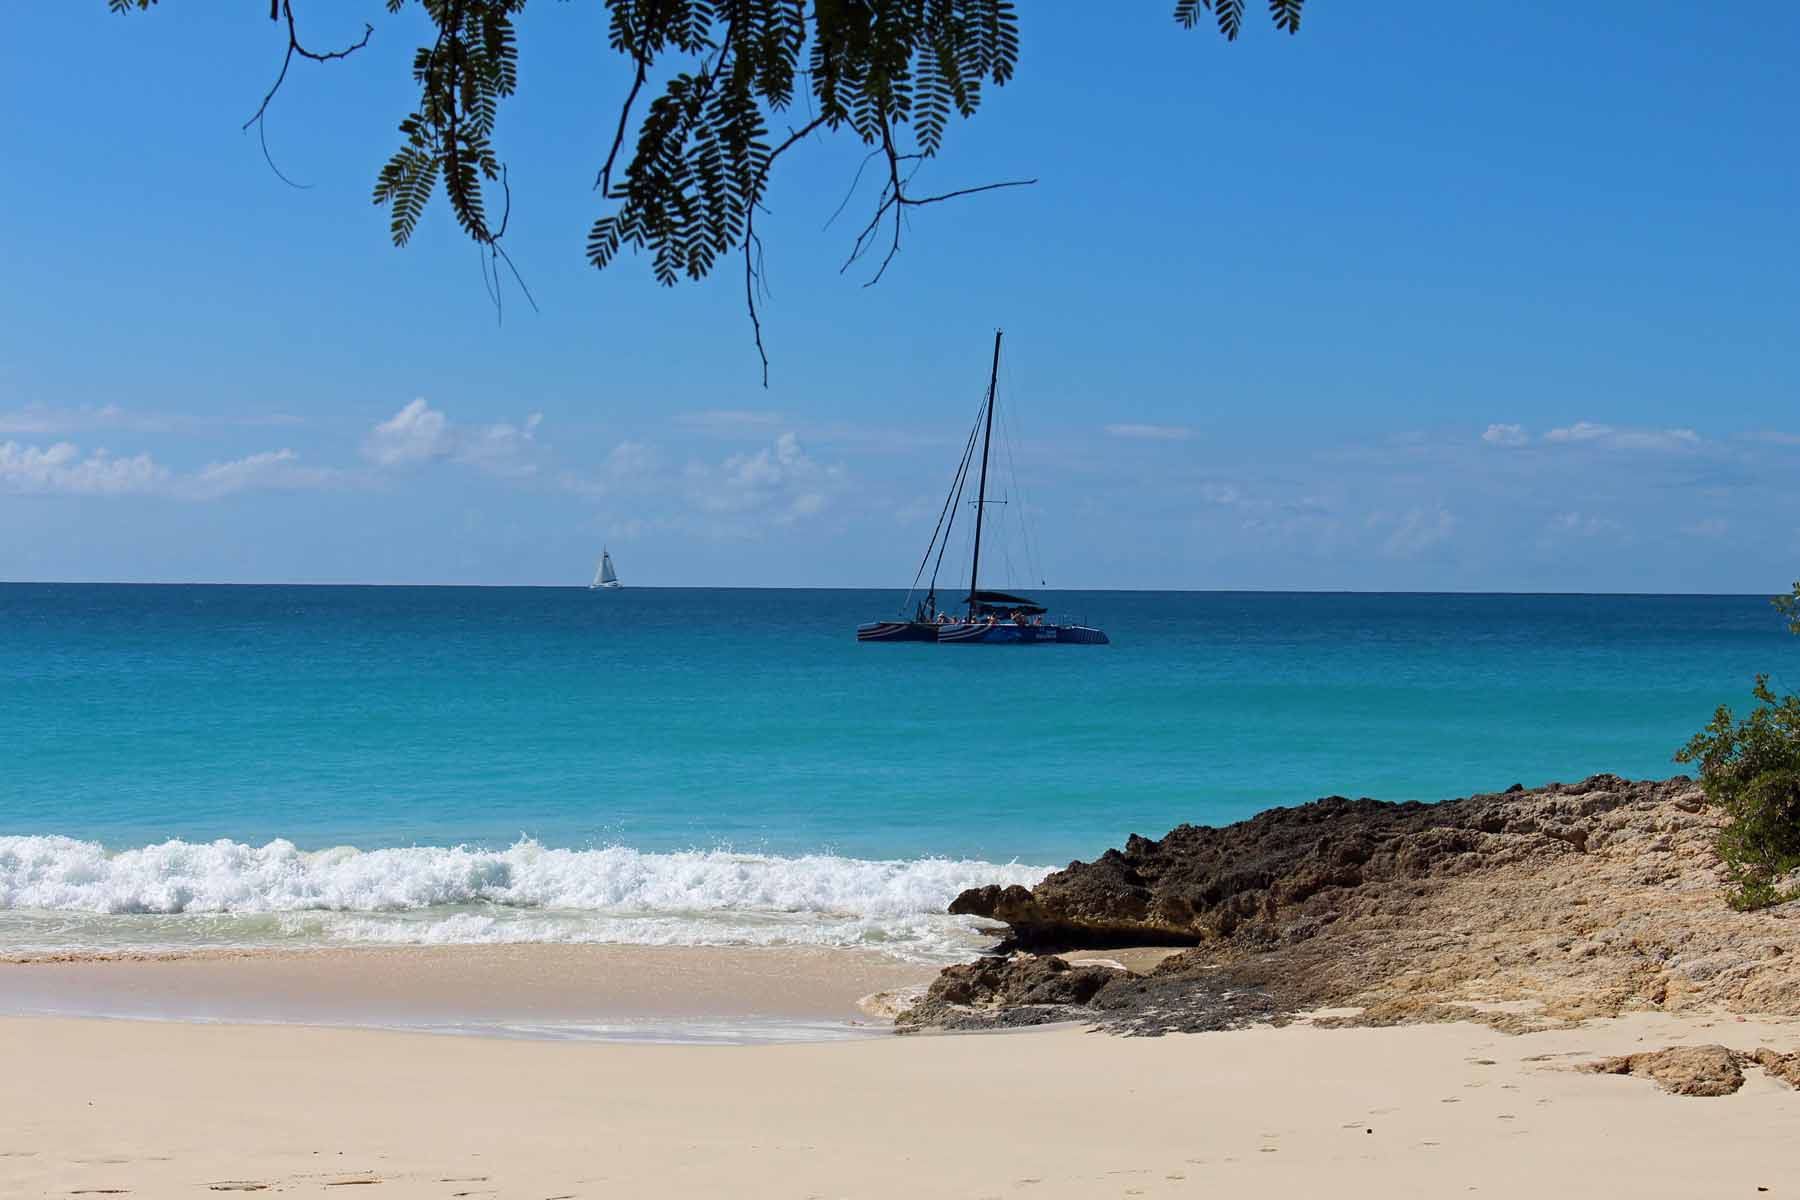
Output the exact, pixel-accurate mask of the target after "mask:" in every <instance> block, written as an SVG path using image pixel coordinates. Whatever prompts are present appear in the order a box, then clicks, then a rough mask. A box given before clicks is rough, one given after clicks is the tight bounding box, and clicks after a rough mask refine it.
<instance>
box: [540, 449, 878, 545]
mask: <svg viewBox="0 0 1800 1200" xmlns="http://www.w3.org/2000/svg"><path fill="white" fill-rule="evenodd" d="M848 481H849V476H848V473H847V472H846V471H845V469H844V468H843V467H842V466H838V465H835V464H826V463H821V462H819V461H818V460H816V459H814V458H812V457H811V456H810V455H808V454H807V453H806V451H805V450H804V449H803V448H802V447H801V445H800V439H799V437H798V436H797V435H796V434H794V433H792V432H788V433H783V434H781V435H780V436H779V437H777V438H776V439H775V440H774V441H773V442H772V443H770V444H769V445H767V446H764V447H762V448H760V449H758V450H755V451H751V452H742V453H738V454H733V455H731V456H729V457H727V458H726V459H724V460H723V461H721V462H716V463H709V462H701V461H699V460H695V461H691V462H689V463H688V464H687V465H686V466H685V467H682V468H680V469H679V470H677V469H674V468H673V467H671V466H670V465H669V464H668V462H667V460H666V459H665V457H664V455H663V453H662V452H661V451H660V450H659V449H658V448H657V447H655V446H653V445H650V444H649V443H646V442H636V441H625V442H620V443H619V444H618V445H616V446H614V447H613V448H612V450H611V451H610V452H609V453H608V454H607V456H606V457H605V459H603V460H602V461H601V462H600V464H599V465H598V466H597V467H596V468H595V469H594V470H593V471H592V472H591V473H590V474H585V475H574V474H570V475H565V476H564V477H563V478H562V480H561V484H562V486H563V487H564V488H566V489H568V490H569V491H572V492H577V493H579V494H581V495H584V496H592V497H596V498H609V499H614V500H620V499H623V500H635V501H644V502H654V504H655V508H656V511H658V512H665V513H666V512H671V511H672V512H673V514H674V515H672V516H669V517H667V518H664V520H665V521H666V522H668V523H689V524H691V523H692V522H698V524H697V525H693V526H692V527H694V528H698V529H699V530H700V531H701V532H703V533H706V534H708V535H709V536H736V535H742V534H745V533H751V532H754V531H755V530H756V529H757V528H758V527H760V526H764V525H769V524H775V525H787V524H792V523H793V522H795V521H798V520H801V519H803V518H806V517H812V516H817V515H818V514H819V513H822V512H824V511H825V509H826V507H827V506H828V505H829V504H830V502H831V498H832V497H833V496H835V495H837V494H838V493H839V492H841V491H842V490H843V489H844V488H845V487H846V486H847V484H848ZM683 512H685V513H686V514H687V516H685V517H684V516H682V515H681V514H682V513H683Z"/></svg>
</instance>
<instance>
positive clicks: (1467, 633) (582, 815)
mask: <svg viewBox="0 0 1800 1200" xmlns="http://www.w3.org/2000/svg"><path fill="white" fill-rule="evenodd" d="M1057 599H1058V600H1059V601H1060V602H1061V603H1060V604H1059V607H1064V608H1067V609H1069V610H1070V611H1077V610H1079V611H1081V612H1084V613H1085V614H1086V615H1087V616H1088V617H1089V618H1090V619H1092V620H1094V621H1095V622H1096V623H1099V624H1101V625H1103V626H1104V627H1106V628H1107V629H1108V630H1109V632H1110V633H1111V635H1112V638H1113V644H1112V645H1111V646H1108V647H1043V648H1031V649H1014V648H1004V647H937V646H930V645H859V644H857V643H856V641H855V640H854V637H853V633H852V631H853V627H854V625H855V624H856V622H857V621H858V620H862V619H867V618H870V617H873V616H879V615H885V614H886V613H888V612H890V611H891V610H892V609H893V608H894V607H895V605H896V603H897V597H896V596H894V595H893V594H891V593H883V592H850V591H791V592H783V591H723V590H719V591H714V590H669V591H662V590H650V589H625V590H622V591H618V592H610V593H590V592H588V591H586V590H574V589H569V590H562V589H452V588H312V587H293V588H288V587H136V586H62V585H7V586H0V731H3V738H4V749H3V750H0V755H3V758H4V766H3V768H0V833H3V834H26V833H55V834H64V835H68V836H71V837H75V838H79V839H86V840H94V841H99V842H102V843H105V844H106V845H108V846H109V847H114V848H117V847H124V846H137V845H142V844H145V843H149V842H153V841H157V840H161V839H165V838H183V839H187V840H206V839H213V838H231V839H235V840H238V841H243V842H250V843H260V842H263V841H266V840H268V839H270V838H275V837H282V838H287V839H290V840H292V841H293V842H295V843H297V844H298V845H299V846H301V847H302V848H318V847H325V846H330V845H336V844H340V843H348V844H354V845H357V846H360V847H363V848H370V847H376V846H399V845H413V844H433V845H452V844H456V843H461V842H470V843H477V844H482V845H487V846H493V847H504V846H507V845H509V844H511V843H513V842H515V841H516V840H518V839H519V837H520V836H521V835H524V836H529V837H532V838H535V839H537V840H538V841H540V842H542V843H543V844H545V845H550V846H566V847H586V846H604V845H610V844H620V845H626V846H630V847H634V848H637V849H640V850H678V849H689V848H700V849H709V848H716V847H731V848H735V849H737V850H747V851H758V852H764V853H772V854H779V855H792V854H798V853H805V852H825V853H831V854H836V855H841V856H850V857H859V858H906V857H915V856H920V855H949V856H957V857H962V856H967V857H971V858H980V859H987V860H992V861H1006V860H1010V859H1014V858H1018V859H1021V860H1025V861H1030V862H1046V863H1048V862H1058V861H1062V860H1066V859H1068V858H1071V857H1074V856H1078V855H1080V856H1087V855H1091V854H1093V853H1095V852H1097V851H1098V850H1100V849H1102V848H1104V847H1105V846H1108V845H1112V844H1116V843H1117V842H1118V841H1119V840H1120V839H1121V838H1122V837H1124V836H1125V835H1126V834H1127V833H1130V832H1134V831H1135V832H1141V833H1147V834H1159V833H1161V832H1162V831H1163V830H1165V829H1166V828H1167V827H1169V826H1170V825H1172V824H1174V823H1177V822H1179V821H1183V820H1190V821H1205V822H1221V821H1229V820H1233V819H1236V818H1239V817H1244V816H1247V815H1249V814H1250V813H1252V812H1254V811H1256V810H1258V809H1260V808H1263V807H1266V806H1269V805H1272V804H1282V803H1295V802H1300V801H1304V800H1308V799H1311V798H1313V797H1315V796H1318V795H1322V794H1327V793H1332V792H1340V793H1345V794H1351V795H1373V796H1378V797H1383V798H1388V799H1425V800H1433V799H1441V798H1444V797H1447V796H1452V795H1460V794H1464V793H1467V792H1470V791H1474V790H1488V789H1496V788H1502V787H1505V786H1506V785H1508V784H1510V783H1514V782H1522V783H1525V784H1528V785H1531V784H1538V783H1543V782H1547V781H1549V780H1552V779H1574V778H1578V777H1580V776H1583V775H1586V774H1590V773H1593V772H1596V771H1616V772H1619V773H1621V774H1627V775H1650V774H1667V773H1669V772H1671V771H1672V770H1673V769H1674V768H1673V767H1672V765H1671V763H1670V758H1669V756H1670V753H1671V751H1672V750H1673V749H1674V748H1675V747H1676V746H1677V745H1678V744H1679V743H1680V742H1681V741H1682V740H1683V738H1684V737H1685V736H1686V735H1687V734H1689V733H1690V732H1692V731H1693V730H1694V729H1695V728H1697V727H1698V726H1699V725H1700V724H1701V723H1703V722H1704V721H1705V719H1706V718H1707V716H1708V715H1709V714H1710V712H1711V710H1712V708H1713V707H1714V706H1715V705H1716V704H1718V703H1719V702H1720V701H1722V700H1737V699H1739V698H1741V697H1743V696H1744V694H1745V693H1746V690H1747V685H1748V682H1749V679H1750V676H1751V674H1752V673H1753V672H1754V671H1756V670H1758V669H1763V670H1769V669H1774V670H1776V671H1777V672H1778V674H1779V673H1780V672H1783V671H1785V672H1787V673H1788V674H1789V675H1790V676H1793V677H1795V679H1794V681H1795V682H1796V683H1800V639H1792V638H1789V637H1787V636H1786V635H1785V634H1784V633H1783V631H1782V629H1781V625H1780V622H1779V620H1778V619H1777V618H1776V616H1775V614H1774V613H1773V612H1772V610H1771V609H1770V607H1769V605H1768V603H1767V601H1766V600H1764V599H1762V598H1760V597H1647V596H1632V597H1617V596H1606V597H1589V596H1430V595H1386V596H1381V595H1321V594H1305V595H1296V594H1257V593H1252V594H1229V593H1078V594H1071V595H1068V596H1064V597H1059V598H1057Z"/></svg>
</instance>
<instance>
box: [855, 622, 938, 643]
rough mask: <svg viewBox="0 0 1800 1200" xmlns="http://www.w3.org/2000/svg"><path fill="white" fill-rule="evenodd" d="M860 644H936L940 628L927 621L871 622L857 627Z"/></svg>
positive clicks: (857, 638) (857, 637)
mask: <svg viewBox="0 0 1800 1200" xmlns="http://www.w3.org/2000/svg"><path fill="white" fill-rule="evenodd" d="M856 640H857V641H859V642H935V641H937V640H938V627H937V626H936V625H932V624H930V623H928V622H925V621H869V622H866V623H864V624H862V625H858V626H857V627H856Z"/></svg>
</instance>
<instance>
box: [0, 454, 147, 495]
mask: <svg viewBox="0 0 1800 1200" xmlns="http://www.w3.org/2000/svg"><path fill="white" fill-rule="evenodd" d="M168 480H169V470H168V468H167V467H163V466H159V465H158V464H157V463H155V462H154V461H152V459H151V458H150V456H149V455H148V454H137V455H133V456H131V457H129V458H120V457H118V456H116V455H114V454H111V453H109V452H108V451H106V450H95V451H94V452H93V453H91V454H88V455H86V456H83V454H82V453H81V448H80V447H79V446H77V445H75V444H74V443H73V442H57V443H55V444H53V445H50V446H44V447H39V446H27V445H23V444H21V443H19V442H0V487H4V488H5V489H6V490H7V491H13V492H44V493H60V494H63V495H71V496H123V495H129V494H131V493H134V492H139V493H141V492H153V491H156V490H157V489H158V488H160V487H162V486H164V485H165V484H166V483H167V482H168Z"/></svg>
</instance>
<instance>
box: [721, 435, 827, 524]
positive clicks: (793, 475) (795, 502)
mask: <svg viewBox="0 0 1800 1200" xmlns="http://www.w3.org/2000/svg"><path fill="white" fill-rule="evenodd" d="M685 480H686V483H687V498H688V502H689V503H690V504H692V505H693V506H694V507H695V508H697V509H699V510H700V511H702V512H706V513H713V514H721V515H734V516H762V517H768V518H770V519H773V520H774V521H776V522H777V523H780V524H785V523H787V522H790V521H794V520H797V519H799V518H801V517H809V516H813V515H816V514H817V513H819V512H822V511H823V510H824V508H825V505H826V502H827V500H828V499H829V497H830V495H831V494H833V493H835V492H837V491H838V490H840V489H841V488H842V487H843V486H844V482H845V472H844V468H843V467H841V466H826V465H824V464H822V463H819V462H817V461H816V460H814V459H812V458H810V457H808V456H807V454H806V452H805V451H804V450H803V449H801V446H800V439H799V438H798V437H796V436H795V435H794V434H792V433H784V434H782V435H781V436H780V437H778V438H776V439H775V442H774V444H773V445H770V446H765V447H763V448H762V449H761V450H758V451H756V452H755V453H754V454H734V455H732V456H731V457H730V458H727V459H726V460H725V461H724V462H723V463H720V464H719V465H718V466H716V467H714V466H707V465H703V464H699V463H691V464H689V466H688V468H687V471H686V472H685Z"/></svg>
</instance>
